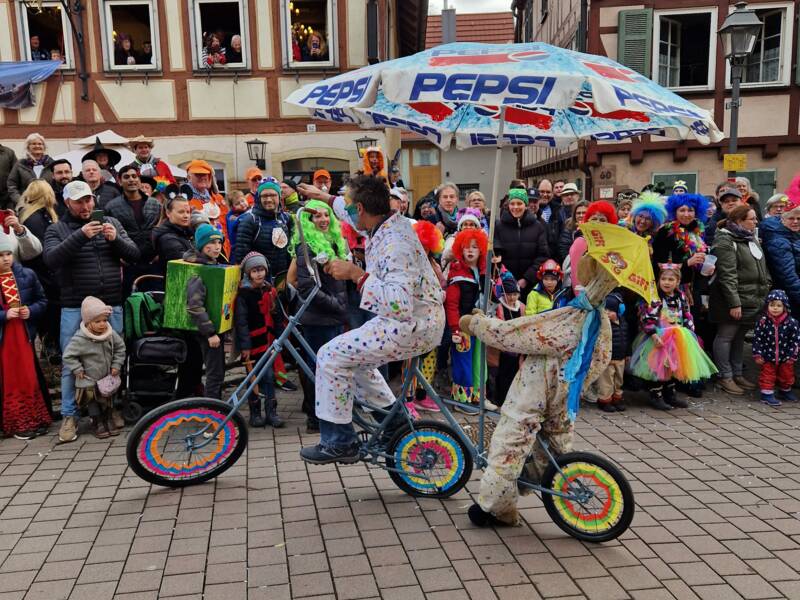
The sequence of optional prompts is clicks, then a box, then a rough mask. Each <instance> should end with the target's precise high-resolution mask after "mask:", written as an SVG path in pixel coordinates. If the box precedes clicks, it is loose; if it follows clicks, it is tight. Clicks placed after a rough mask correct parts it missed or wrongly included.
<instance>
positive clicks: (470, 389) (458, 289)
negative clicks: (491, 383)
mask: <svg viewBox="0 0 800 600" xmlns="http://www.w3.org/2000/svg"><path fill="white" fill-rule="evenodd" d="M487 247H488V238H487V237H486V234H485V233H484V232H483V230H481V229H464V230H462V231H460V232H459V233H458V234H456V241H455V243H454V244H453V254H454V255H455V256H456V260H454V261H453V262H452V263H451V264H450V274H449V277H448V282H447V290H446V295H445V301H444V309H445V314H446V315H447V325H448V327H449V328H450V335H451V339H452V342H453V344H452V346H451V347H450V358H451V365H452V370H453V384H452V389H451V396H452V398H453V400H455V401H456V402H460V403H462V404H473V405H474V404H478V394H479V390H480V382H479V379H478V378H479V377H480V358H479V357H480V352H479V351H478V348H476V341H477V340H475V339H474V338H472V337H471V336H470V335H468V334H464V333H463V332H462V331H460V329H459V325H458V320H459V318H461V317H462V316H464V315H468V314H470V313H471V312H472V309H473V308H477V307H478V306H479V305H480V297H481V291H482V290H481V285H482V284H483V273H484V272H485V269H486V250H487Z"/></svg>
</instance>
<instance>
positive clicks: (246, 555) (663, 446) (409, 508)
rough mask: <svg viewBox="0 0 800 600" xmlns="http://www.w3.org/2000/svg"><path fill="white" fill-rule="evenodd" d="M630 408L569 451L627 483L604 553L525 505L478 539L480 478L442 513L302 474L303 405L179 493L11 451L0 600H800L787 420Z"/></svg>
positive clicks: (346, 469)
mask: <svg viewBox="0 0 800 600" xmlns="http://www.w3.org/2000/svg"><path fill="white" fill-rule="evenodd" d="M286 397H287V396H286V395H285V394H284V395H283V398H286ZM638 399H639V402H638V404H637V405H636V406H634V407H632V408H629V410H628V412H627V413H625V414H617V415H612V416H607V415H605V414H600V413H598V412H597V411H595V410H585V411H584V412H583V413H582V414H581V419H580V423H579V427H578V431H579V434H580V439H579V440H578V442H577V444H576V446H577V448H579V449H586V450H594V451H598V452H601V453H604V454H606V455H608V456H610V457H611V458H612V459H614V460H615V461H617V462H618V463H619V464H621V465H622V466H623V468H624V469H625V471H626V472H627V473H628V474H629V477H630V478H631V480H632V482H633V486H634V490H635V493H636V501H637V505H638V506H637V514H636V518H635V520H634V525H633V527H632V529H631V530H630V531H629V532H628V533H627V534H625V535H624V537H623V538H622V539H620V540H618V541H616V542H612V543H608V544H604V545H600V546H592V545H588V544H583V543H581V542H578V541H575V540H573V539H571V538H569V537H567V536H565V535H564V534H562V533H561V531H560V530H559V529H557V528H556V527H555V526H554V525H553V524H552V523H551V522H550V520H549V518H548V517H547V515H546V513H545V511H544V509H543V508H542V506H541V503H540V501H539V499H538V498H536V497H529V498H526V499H525V500H524V502H523V506H524V507H525V508H524V510H523V514H524V516H525V520H526V522H527V525H525V526H523V527H519V528H507V529H503V530H498V531H494V530H491V529H490V530H480V529H476V528H474V527H473V526H472V525H471V524H470V523H469V521H468V519H467V517H466V509H467V507H468V505H469V504H470V502H471V499H470V494H475V493H476V492H477V489H478V478H479V473H478V472H477V471H476V472H475V473H474V474H473V480H472V482H471V483H470V485H469V491H466V490H465V491H462V492H461V493H459V494H458V495H457V496H455V497H453V498H452V499H449V500H447V501H438V500H415V499H413V498H411V497H409V496H406V495H404V494H403V493H401V492H400V491H399V490H398V489H396V488H395V487H394V485H393V484H392V483H391V481H390V480H389V478H388V476H387V475H386V474H385V473H384V472H382V471H380V470H373V469H367V468H366V467H364V466H361V465H357V466H342V467H339V468H336V467H333V466H330V467H307V466H306V465H305V464H304V463H302V462H301V461H300V460H298V456H297V452H298V450H299V448H300V447H301V445H303V444H310V443H312V442H314V441H315V436H311V435H307V434H305V433H304V429H305V428H304V426H303V420H302V416H301V415H300V413H299V397H298V395H297V394H293V395H292V396H291V400H290V401H286V402H283V404H284V405H286V404H287V402H288V403H289V404H290V405H293V406H294V412H293V413H291V420H290V424H289V426H288V427H287V428H286V429H284V430H279V431H277V432H273V431H272V430H271V429H266V430H259V431H255V432H252V433H251V436H252V437H251V441H250V445H249V449H248V451H247V453H246V454H245V456H243V457H242V458H241V459H240V460H239V462H238V464H237V465H236V466H235V467H234V468H232V469H230V470H229V471H228V472H227V473H225V474H224V475H223V476H221V477H220V478H219V479H217V480H216V481H213V482H210V483H206V484H204V485H200V486H196V487H192V488H188V489H185V490H182V491H181V490H168V489H161V488H155V487H151V486H149V485H148V484H145V483H144V482H143V481H141V480H140V479H138V478H137V477H135V476H134V475H132V473H131V472H130V471H129V470H127V469H126V462H125V457H124V450H125V437H124V436H120V437H118V438H116V439H112V441H108V440H104V441H99V440H96V439H94V438H93V437H92V436H90V435H82V436H81V437H80V439H79V441H78V442H76V443H73V444H66V445H61V446H57V445H56V443H55V441H56V437H55V435H50V436H47V437H44V438H38V439H36V440H33V441H32V442H30V443H26V442H22V441H18V440H14V439H6V440H3V441H2V442H0V507H2V513H0V565H1V566H0V600H6V599H11V598H42V599H46V600H57V599H59V598H76V599H77V598H87V599H91V600H103V599H105V598H112V597H113V598H119V599H129V600H133V599H145V598H157V597H161V598H166V597H175V598H179V597H180V598H201V597H204V598H206V599H207V600H212V599H224V600H235V599H238V598H246V597H249V598H266V599H269V600H280V599H283V598H312V597H313V598H339V599H342V600H344V599H350V598H384V599H386V600H390V599H397V600H413V599H415V598H430V599H439V600H444V599H445V598H448V599H459V598H464V599H467V598H471V599H472V600H479V599H485V598H500V599H511V598H524V599H526V600H533V599H535V598H592V599H598V600H613V599H617V598H636V599H652V600H655V599H664V598H678V599H680V600H688V599H692V598H703V599H709V600H710V599H715V598H719V599H724V600H733V599H735V598H800V573H798V569H799V568H800V430H798V423H800V406H790V407H784V408H782V409H780V410H770V409H767V408H766V407H763V406H762V405H760V404H758V403H755V402H747V401H744V400H732V399H730V398H728V397H727V396H720V395H717V398H716V399H715V400H713V401H712V400H709V399H704V400H702V401H700V402H696V403H693V405H692V408H691V409H690V410H682V411H674V412H673V413H671V414H656V413H655V412H654V411H651V410H648V409H644V408H643V404H642V402H641V398H638ZM54 429H55V428H54Z"/></svg>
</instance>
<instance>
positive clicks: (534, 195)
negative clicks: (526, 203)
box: [528, 188, 539, 200]
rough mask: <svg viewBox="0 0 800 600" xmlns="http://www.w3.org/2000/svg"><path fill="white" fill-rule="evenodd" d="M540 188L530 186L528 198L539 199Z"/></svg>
mask: <svg viewBox="0 0 800 600" xmlns="http://www.w3.org/2000/svg"><path fill="white" fill-rule="evenodd" d="M538 199H539V190H537V189H536V188H528V200H538Z"/></svg>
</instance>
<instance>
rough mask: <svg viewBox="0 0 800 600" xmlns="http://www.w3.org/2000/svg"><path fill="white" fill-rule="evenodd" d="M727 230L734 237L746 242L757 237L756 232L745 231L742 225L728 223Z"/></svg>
mask: <svg viewBox="0 0 800 600" xmlns="http://www.w3.org/2000/svg"><path fill="white" fill-rule="evenodd" d="M725 229H727V230H728V231H730V232H731V233H732V234H734V235H738V236H739V237H742V238H744V239H745V240H746V241H748V242H749V241H750V240H752V239H753V238H754V237H755V231H750V230H749V229H745V228H744V227H742V226H741V225H737V224H736V223H731V222H729V223H727V224H726V225H725Z"/></svg>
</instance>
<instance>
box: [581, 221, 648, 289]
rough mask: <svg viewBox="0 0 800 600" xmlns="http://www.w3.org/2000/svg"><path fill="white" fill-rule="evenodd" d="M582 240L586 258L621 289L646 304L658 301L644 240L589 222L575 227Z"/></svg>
mask: <svg viewBox="0 0 800 600" xmlns="http://www.w3.org/2000/svg"><path fill="white" fill-rule="evenodd" d="M579 227H580V230H581V232H582V233H583V237H584V238H585V239H586V244H587V246H588V248H589V249H588V254H589V256H591V257H593V258H594V259H595V260H597V262H598V263H600V264H601V265H602V266H603V268H604V269H605V270H606V271H608V272H609V273H611V274H612V275H613V276H614V278H615V279H616V280H617V281H618V282H619V284H620V285H621V286H623V287H626V288H628V289H629V290H632V291H633V292H635V293H637V294H638V295H639V296H641V297H642V298H644V299H645V301H647V302H648V303H650V302H653V301H654V300H655V299H656V298H658V290H657V288H656V282H655V277H654V276H653V265H652V263H651V262H650V250H649V248H648V247H647V242H646V241H645V239H644V238H642V237H639V236H638V235H636V234H635V233H633V232H632V231H629V230H627V229H625V228H624V227H620V226H619V225H612V224H611V223H598V222H594V221H590V222H588V223H581V224H580V225H579Z"/></svg>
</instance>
